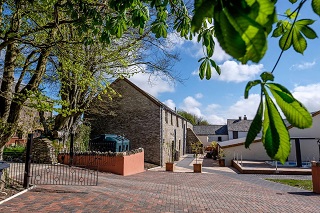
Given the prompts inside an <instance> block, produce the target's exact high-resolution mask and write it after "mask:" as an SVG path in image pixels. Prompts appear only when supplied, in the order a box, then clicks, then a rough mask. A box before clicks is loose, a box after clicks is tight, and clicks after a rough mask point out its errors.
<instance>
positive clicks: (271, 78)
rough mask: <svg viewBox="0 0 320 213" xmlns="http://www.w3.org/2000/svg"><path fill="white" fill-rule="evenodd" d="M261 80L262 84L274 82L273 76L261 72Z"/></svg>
mask: <svg viewBox="0 0 320 213" xmlns="http://www.w3.org/2000/svg"><path fill="white" fill-rule="evenodd" d="M260 77H261V79H262V81H263V82H267V81H273V80H274V76H273V74H272V73H271V72H263V73H261V75H260Z"/></svg>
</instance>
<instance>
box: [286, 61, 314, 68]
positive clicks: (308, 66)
mask: <svg viewBox="0 0 320 213" xmlns="http://www.w3.org/2000/svg"><path fill="white" fill-rule="evenodd" d="M314 65H316V62H315V61H313V62H303V63H301V64H294V65H292V66H291V67H290V70H306V69H310V68H311V67H313V66H314Z"/></svg>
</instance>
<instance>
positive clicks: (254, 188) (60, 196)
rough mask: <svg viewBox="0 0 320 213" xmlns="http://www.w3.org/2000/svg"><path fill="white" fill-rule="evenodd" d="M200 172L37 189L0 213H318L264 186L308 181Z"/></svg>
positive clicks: (310, 198)
mask: <svg viewBox="0 0 320 213" xmlns="http://www.w3.org/2000/svg"><path fill="white" fill-rule="evenodd" d="M191 163H192V159H191V158H190V156H187V157H185V158H184V159H183V160H182V161H180V162H178V163H177V166H179V167H180V169H181V170H183V169H185V171H190V170H191V169H192V167H191V166H190V164H191ZM191 165H192V164H191ZM203 170H204V172H206V173H202V174H199V173H192V172H177V173H172V172H164V171H157V170H155V171H147V172H144V173H140V174H137V175H132V176H127V177H123V176H119V175H114V174H107V173H99V175H100V176H99V184H98V186H36V187H35V188H34V189H32V190H30V191H28V192H27V193H24V194H22V195H20V196H18V197H16V198H14V199H12V200H9V201H7V202H5V203H3V204H2V205H0V212H96V213H98V212H128V213H130V212H167V213H168V212H177V213H178V212H248V213H250V212H254V213H256V212H281V213H284V212H290V213H291V212H299V213H301V212H312V213H317V212H320V195H316V194H314V193H312V192H309V191H305V190H302V189H298V188H294V187H290V186H286V185H282V184H279V183H274V182H270V181H266V180H264V178H267V177H268V178H294V179H311V176H297V175H296V176H288V175H286V176H283V175H242V174H237V173H236V172H225V171H224V170H217V169H214V170H213V169H212V168H209V167H207V168H203ZM230 171H232V170H230Z"/></svg>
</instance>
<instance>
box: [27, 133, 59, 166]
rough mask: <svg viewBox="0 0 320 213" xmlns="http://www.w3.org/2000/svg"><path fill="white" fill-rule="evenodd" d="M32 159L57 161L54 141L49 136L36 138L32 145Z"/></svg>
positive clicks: (46, 161)
mask: <svg viewBox="0 0 320 213" xmlns="http://www.w3.org/2000/svg"><path fill="white" fill-rule="evenodd" d="M31 154H32V161H34V162H36V163H38V162H39V163H57V156H56V154H55V149H54V147H53V146H52V141H51V140H49V139H47V138H35V139H33V145H32V150H31Z"/></svg>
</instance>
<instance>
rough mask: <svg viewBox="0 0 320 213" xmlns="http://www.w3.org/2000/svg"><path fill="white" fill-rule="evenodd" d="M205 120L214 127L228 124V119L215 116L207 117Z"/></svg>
mask: <svg viewBox="0 0 320 213" xmlns="http://www.w3.org/2000/svg"><path fill="white" fill-rule="evenodd" d="M205 120H207V121H208V122H209V123H210V124H214V125H223V124H226V123H227V119H225V118H224V117H221V116H218V115H215V114H212V115H209V116H207V117H205Z"/></svg>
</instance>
